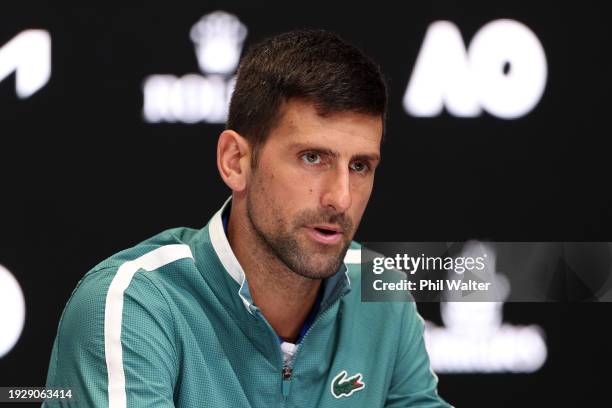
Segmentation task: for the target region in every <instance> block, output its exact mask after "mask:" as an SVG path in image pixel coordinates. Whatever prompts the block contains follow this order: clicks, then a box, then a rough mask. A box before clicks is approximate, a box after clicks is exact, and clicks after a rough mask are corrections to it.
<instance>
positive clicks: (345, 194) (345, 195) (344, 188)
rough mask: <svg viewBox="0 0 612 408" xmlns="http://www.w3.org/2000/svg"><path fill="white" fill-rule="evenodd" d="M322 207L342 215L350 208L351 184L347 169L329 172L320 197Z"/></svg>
mask: <svg viewBox="0 0 612 408" xmlns="http://www.w3.org/2000/svg"><path fill="white" fill-rule="evenodd" d="M321 201H322V203H321V204H322V205H323V206H324V207H332V208H333V209H334V210H335V211H336V212H338V213H344V212H346V210H348V209H349V208H350V206H351V183H350V171H349V169H348V168H344V169H338V170H337V171H333V172H330V173H329V175H328V178H327V180H326V186H325V189H324V192H323V196H322V200H321Z"/></svg>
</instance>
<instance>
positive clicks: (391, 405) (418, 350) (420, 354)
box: [385, 302, 451, 408]
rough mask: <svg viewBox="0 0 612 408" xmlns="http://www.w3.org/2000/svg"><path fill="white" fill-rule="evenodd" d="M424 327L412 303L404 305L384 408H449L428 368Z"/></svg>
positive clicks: (436, 379) (435, 378)
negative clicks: (395, 356) (397, 345)
mask: <svg viewBox="0 0 612 408" xmlns="http://www.w3.org/2000/svg"><path fill="white" fill-rule="evenodd" d="M424 328H425V325H424V323H423V319H422V318H421V316H419V314H418V312H417V310H416V304H415V302H406V303H405V307H404V313H403V319H402V332H401V333H400V336H401V338H400V347H399V352H398V359H397V360H396V362H395V367H394V370H393V377H392V378H391V386H390V388H389V393H388V394H387V401H386V403H385V407H386V408H407V407H412V408H449V407H451V405H449V404H448V403H446V402H445V401H444V400H443V399H442V398H441V397H440V396H439V395H438V391H437V387H438V378H437V377H436V375H435V374H434V373H433V371H431V369H430V365H429V356H428V355H427V350H426V349H425V341H424V339H423V331H424Z"/></svg>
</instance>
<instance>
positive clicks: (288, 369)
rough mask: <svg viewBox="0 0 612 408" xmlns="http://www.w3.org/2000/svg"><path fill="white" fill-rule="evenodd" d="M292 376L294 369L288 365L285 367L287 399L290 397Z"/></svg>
mask: <svg viewBox="0 0 612 408" xmlns="http://www.w3.org/2000/svg"><path fill="white" fill-rule="evenodd" d="M291 374H293V368H291V367H289V366H288V365H286V366H284V367H283V385H282V391H283V397H285V398H287V396H288V395H289V389H290V388H291Z"/></svg>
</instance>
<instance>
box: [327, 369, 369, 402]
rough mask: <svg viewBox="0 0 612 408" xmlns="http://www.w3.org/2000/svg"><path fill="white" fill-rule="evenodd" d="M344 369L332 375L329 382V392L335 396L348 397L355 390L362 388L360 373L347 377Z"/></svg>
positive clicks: (363, 384) (363, 385)
mask: <svg viewBox="0 0 612 408" xmlns="http://www.w3.org/2000/svg"><path fill="white" fill-rule="evenodd" d="M347 376H348V373H347V372H346V370H343V371H341V372H340V374H338V375H337V376H335V377H334V379H333V380H332V382H331V384H330V385H331V393H332V395H333V396H334V397H335V398H341V397H350V396H351V395H352V394H353V393H354V392H355V391H359V390H362V389H364V387H365V383H364V382H362V381H361V378H362V377H363V376H362V375H361V373H357V374H355V375H354V376H352V377H348V378H347Z"/></svg>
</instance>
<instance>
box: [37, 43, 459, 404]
mask: <svg viewBox="0 0 612 408" xmlns="http://www.w3.org/2000/svg"><path fill="white" fill-rule="evenodd" d="M386 99H387V94H386V87H385V84H384V81H383V79H382V76H381V74H380V71H379V69H378V68H377V67H376V65H374V63H372V62H371V61H370V60H369V59H368V58H367V57H366V56H364V55H363V54H362V53H361V52H360V51H358V50H357V49H355V48H354V47H352V46H350V45H349V44H347V43H346V42H344V41H343V40H341V39H340V38H338V37H337V36H335V35H333V34H331V33H328V32H325V31H295V32H290V33H286V34H282V35H279V36H277V37H274V38H271V39H268V40H266V41H263V42H262V43H260V44H258V45H256V46H254V47H252V48H251V49H250V50H249V52H248V53H247V55H245V57H244V58H243V60H242V62H241V64H240V67H239V70H238V79H237V82H236V87H235V91H234V93H233V95H232V100H231V104H230V112H229V119H228V123H227V129H226V130H225V131H223V132H222V133H221V135H220V137H219V141H218V146H217V167H218V169H219V172H220V174H221V177H222V179H223V181H224V182H225V183H226V184H227V185H228V186H229V187H230V189H231V190H232V196H231V198H230V199H228V200H227V201H226V203H225V204H224V206H223V208H222V209H221V210H219V212H218V213H217V214H216V215H214V216H213V217H212V219H211V220H210V222H209V223H208V224H207V225H206V226H205V227H204V228H203V229H201V230H199V231H198V230H192V229H188V228H178V229H173V230H170V231H166V232H163V233H161V234H160V235H157V236H155V237H153V238H151V239H149V240H147V241H144V242H143V243H141V244H139V245H137V246H135V247H134V248H131V249H128V250H126V251H123V252H120V253H119V254H117V255H115V256H113V257H111V258H110V259H108V260H106V261H104V262H102V263H101V264H99V265H98V266H96V267H95V268H94V269H93V270H92V271H90V272H89V273H88V274H87V275H85V277H84V278H83V279H82V280H81V282H79V284H78V286H77V289H76V290H75V291H74V293H73V295H72V297H71V299H70V300H69V302H68V305H67V306H66V309H65V311H64V313H63V315H62V318H61V321H60V325H59V331H58V336H57V338H56V341H55V344H54V347H53V353H52V357H51V365H50V368H49V374H48V381H47V385H48V386H49V387H68V388H72V389H73V390H74V392H75V395H76V397H77V398H78V401H77V402H76V404H77V405H78V406H110V407H125V406H134V407H136V406H142V407H158V406H159V407H167V406H179V407H277V406H278V407H298V406H299V407H342V406H344V407H367V408H372V407H383V406H385V407H408V406H410V407H446V406H448V405H447V404H446V403H444V402H443V401H442V400H441V399H440V398H439V397H438V395H437V391H436V386H437V379H436V377H435V375H434V374H433V373H432V372H431V370H430V368H429V360H428V356H427V353H426V351H425V347H424V343H423V322H422V320H421V319H420V317H419V316H418V314H417V312H416V309H415V305H414V303H412V302H406V303H362V302H361V301H360V279H359V265H358V262H359V246H358V245H357V244H356V243H353V242H352V237H353V236H354V234H355V230H356V229H357V226H358V225H359V222H360V220H361V217H362V215H363V212H364V210H365V208H366V205H367V202H368V200H369V197H370V193H371V191H372V186H373V182H374V172H375V169H376V166H377V164H378V163H379V161H380V143H381V137H382V134H383V128H384V126H383V122H384V118H385V112H386ZM343 261H344V262H343ZM49 405H52V404H49Z"/></svg>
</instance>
